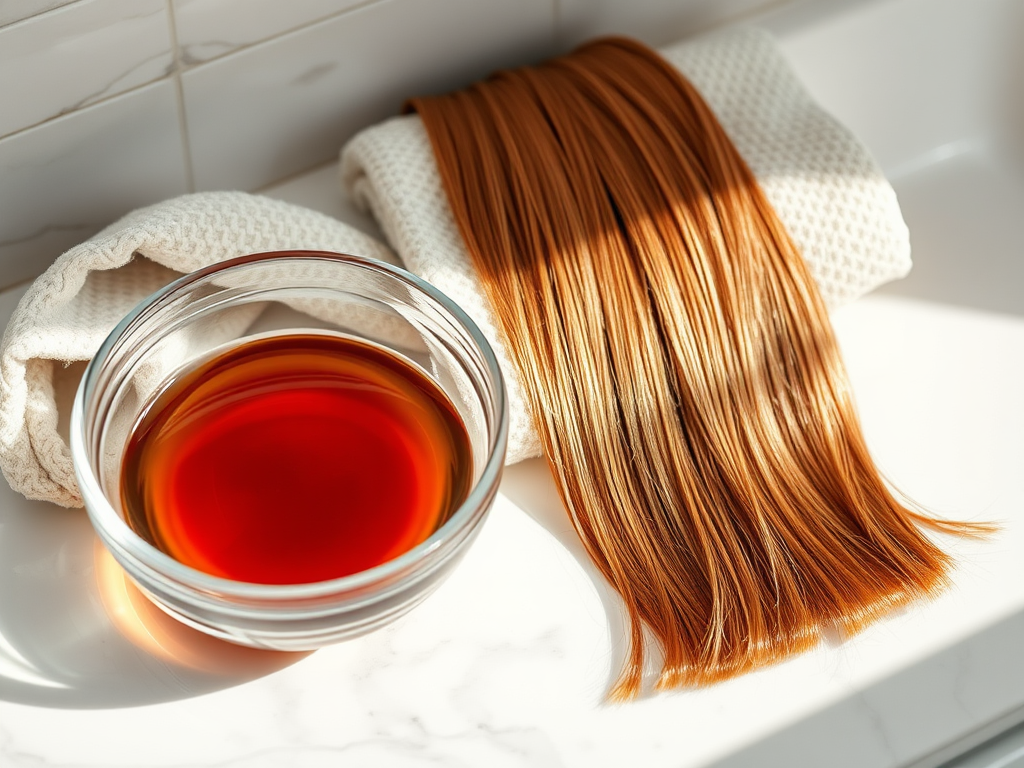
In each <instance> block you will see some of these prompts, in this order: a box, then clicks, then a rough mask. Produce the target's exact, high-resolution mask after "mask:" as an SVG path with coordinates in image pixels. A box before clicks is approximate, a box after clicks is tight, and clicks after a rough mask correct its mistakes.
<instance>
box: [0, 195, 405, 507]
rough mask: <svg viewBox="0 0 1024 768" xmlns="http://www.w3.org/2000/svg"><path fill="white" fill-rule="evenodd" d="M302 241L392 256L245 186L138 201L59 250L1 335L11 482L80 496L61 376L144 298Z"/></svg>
mask: <svg viewBox="0 0 1024 768" xmlns="http://www.w3.org/2000/svg"><path fill="white" fill-rule="evenodd" d="M299 249H308V250H323V251H339V252H342V253H352V254H358V255H360V256H369V257H372V258H377V259H381V260H384V261H390V262H392V263H395V262H396V260H395V258H394V256H393V254H392V253H391V251H389V250H388V248H387V247H385V246H384V245H382V244H381V243H379V242H377V241H376V240H374V239H373V238H371V237H368V236H367V235H364V234H363V233H361V232H359V231H358V230H355V229H353V228H352V227H350V226H348V225H347V224H343V223H341V222H340V221H336V220H334V219H332V218H330V217H329V216H324V215H323V214H320V213H316V212H314V211H310V210H307V209H305V208H300V207H298V206H294V205H288V204H287V203H282V202H279V201H276V200H271V199H269V198H265V197H258V196H255V195H247V194H243V193H240V192H208V193H201V194H195V195H186V196H184V197H179V198H176V199H173V200H168V201H166V202H164V203H160V204H158V205H154V206H151V207H149V208H143V209H140V210H137V211H134V212H133V213H130V214H128V215H127V216H125V217H124V218H123V219H121V220H120V221H118V222H117V223H115V224H113V225H111V226H109V227H107V228H106V229H105V230H103V231H102V232H100V233H99V234H98V235H96V236H95V237H93V238H92V239H90V240H88V241H86V242H84V243H82V244H81V245H78V246H76V247H74V248H72V249H71V250H69V251H68V252H67V253H65V254H64V255H63V256H61V257H60V258H59V259H57V261H56V262H54V264H53V265H52V266H51V267H50V268H49V269H48V270H47V271H46V272H44V273H43V274H42V275H41V276H40V277H39V278H38V279H37V280H36V281H35V282H34V283H33V284H32V286H31V287H30V288H29V289H28V292H27V293H26V294H25V296H24V297H23V298H22V300H21V303H20V304H19V305H18V308H17V309H16V310H15V312H14V315H13V317H12V318H11V322H10V324H9V325H8V326H7V332H6V333H5V334H4V338H3V342H2V345H0V467H2V469H3V473H4V476H5V477H6V478H7V480H8V482H10V484H11V487H12V488H14V489H15V490H16V491H20V492H21V493H23V494H25V495H26V496H28V497H29V498H30V499H46V500H49V501H53V502H56V503H58V504H62V505H64V506H81V504H82V499H81V497H80V495H79V493H78V484H77V482H76V481H75V475H74V468H73V466H72V463H71V454H70V450H69V449H68V445H67V442H66V440H65V438H64V437H62V436H61V435H60V430H59V429H58V422H59V421H60V420H61V418H66V416H67V414H66V413H58V409H57V405H56V399H55V384H56V388H60V383H59V382H60V379H61V376H60V373H61V370H62V366H64V365H67V364H68V363H73V362H75V361H82V360H88V359H90V358H91V357H92V356H93V355H94V354H95V353H96V350H97V349H99V346H100V344H101V343H102V342H103V339H104V338H106V336H107V334H108V333H110V331H111V330H113V328H114V326H115V325H117V323H118V322H119V321H120V320H121V318H122V317H123V316H124V315H126V314H127V313H128V311H129V310H130V309H131V308H132V307H134V306H135V305H136V304H137V303H138V302H139V301H141V300H142V299H144V298H145V297H146V296H148V295H149V294H151V293H152V292H153V291H155V290H157V289H158V288H161V287H163V286H164V285H166V284H167V283H169V282H170V281H171V280H173V279H174V278H176V277H178V276H179V275H180V274H181V273H186V272H192V271H194V270H196V269H200V268H202V267H205V266H208V265H210V264H213V263H215V262H218V261H223V260H224V259H230V258H233V257H235V256H240V255H243V254H247V253H260V252H264V251H280V250H299ZM137 257H140V258H137Z"/></svg>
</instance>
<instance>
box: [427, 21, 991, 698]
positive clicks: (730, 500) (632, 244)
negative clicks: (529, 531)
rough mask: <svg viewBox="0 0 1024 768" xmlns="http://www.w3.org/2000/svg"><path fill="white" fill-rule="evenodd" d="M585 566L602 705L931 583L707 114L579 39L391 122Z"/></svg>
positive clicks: (782, 645) (733, 153) (634, 48)
mask: <svg viewBox="0 0 1024 768" xmlns="http://www.w3.org/2000/svg"><path fill="white" fill-rule="evenodd" d="M409 108H411V109H414V110H415V111H416V112H417V113H418V114H419V116H420V117H421V118H422V120H423V123H424V125H425V126H426V130H427V132H428V135H429V137H430V141H431V144H432V147H433V151H434V153H435V156H436V159H437V164H438V168H439V170H440V174H441V178H442V181H443V184H444V188H445V190H446V192H447V195H448V200H449V202H450V204H451V209H452V212H453V214H454V217H455V220H456V222H457V223H458V225H459V228H460V230H461V233H462V236H463V238H464V240H465V244H466V246H467V249H468V251H469V253H470V254H471V256H472V259H473V262H474V264H475V267H476V269H477V271H478V273H479V276H480V279H481V281H482V283H483V285H484V287H485V289H486V292H487V296H488V298H489V300H490V303H491V306H492V307H493V310H494V313H495V316H496V319H497V321H498V326H499V328H500V331H501V333H502V335H503V341H504V343H505V344H506V345H507V348H508V350H509V353H510V355H511V358H512V360H513V361H514V364H515V365H516V367H517V369H518V372H519V374H520V376H521V378H522V382H523V384H524V389H525V391H526V392H527V394H528V397H529V398H530V401H531V406H532V410H533V414H534V417H535V423H536V425H537V428H538V430H539V432H540V437H541V440H542V443H543V446H544V450H545V454H546V456H547V460H548V462H549V464H550V467H551V470H552V472H553V474H554V476H555V479H556V482H557V484H558V487H559V490H560V493H561V496H562V499H563V501H564V504H565V506H566V509H567V510H568V512H569V514H570V515H571V517H572V521H573V523H574V525H575V527H576V530H577V531H578V533H579V535H580V537H581V538H582V540H583V542H584V544H585V546H586V548H587V550H588V552H589V554H590V556H591V557H592V558H593V560H594V562H595V563H596V564H597V566H598V567H599V569H600V570H601V572H602V573H603V574H604V576H605V577H606V578H607V579H608V581H609V582H610V583H611V584H612V585H613V586H614V587H615V589H616V590H617V591H618V593H619V594H620V595H621V596H622V600H623V603H624V605H625V609H626V611H627V612H628V614H629V618H630V620H631V621H630V623H631V636H630V650H629V654H628V658H627V662H626V666H625V669H624V671H623V672H622V674H621V676H620V678H619V680H618V682H617V683H616V685H615V686H614V688H613V689H612V691H611V696H612V698H619V699H621V698H629V697H632V696H635V695H636V694H637V693H639V692H640V690H641V688H642V685H643V674H642V671H643V666H644V661H645V654H646V653H647V651H648V650H649V649H647V648H646V646H645V639H644V628H645V627H646V628H647V629H648V630H649V631H650V633H651V634H652V635H653V637H654V638H655V639H656V641H657V642H658V643H659V644H660V650H661V656H662V670H661V675H660V678H659V680H658V682H657V687H659V688H667V687H675V686H690V685H703V684H707V683H712V682H715V681H718V680H721V679H723V678H727V677H730V676H732V675H736V674H738V673H741V672H744V671H747V670H750V669H752V668H755V667H758V666H761V665H764V664H769V663H772V662H775V661H777V660H780V659H782V658H784V657H786V656H788V655H790V654H792V653H795V652H798V651H801V650H803V649H806V648H808V647H809V646H812V645H813V644H815V643H816V642H818V640H819V639H820V637H821V635H822V633H823V631H825V630H828V629H829V628H836V627H838V628H839V629H840V630H841V631H843V632H846V633H851V632H855V631H857V630H859V629H861V628H862V627H863V626H864V625H865V624H866V623H867V622H869V621H871V620H872V619H874V618H875V617H877V616H879V615H880V614H883V613H885V612H887V611H890V610H892V609H893V608H895V607H898V606H902V605H904V604H906V603H908V602H909V601H912V600H915V599H917V598H920V597H922V596H925V595H929V594H931V593H933V592H934V591H936V590H937V589H940V588H941V587H943V586H944V585H945V584H946V580H947V572H948V569H949V566H950V560H949V558H948V557H947V555H945V554H944V553H943V552H942V551H940V550H939V549H938V548H937V547H936V546H935V545H934V544H933V543H932V542H931V541H930V540H929V539H928V538H926V537H925V536H924V535H923V534H922V532H921V531H920V529H919V526H921V525H924V526H928V527H930V528H932V529H935V530H937V531H943V532H958V533H977V532H979V531H981V530H983V528H982V527H980V526H975V527H972V526H970V525H964V524H959V523H952V522H946V521H941V520H937V519H933V518H930V517H928V516H925V515H924V514H922V513H920V512H918V511H915V510H913V509H911V508H909V507H908V506H907V505H906V504H905V503H902V502H901V501H899V500H897V498H896V497H895V496H894V494H893V493H892V492H891V491H890V489H889V488H888V487H887V485H886V483H885V482H884V481H883V479H882V477H881V476H880V474H879V471H878V469H877V468H876V466H875V464H874V462H873V461H872V459H871V457H870V455H869V453H868V450H867V447H866V445H865V442H864V438H863V436H862V433H861V429H860V426H859V424H858V419H857V415H856V412H855V408H854V404H853V400H852V395H851V391H850V385H849V383H848V381H847V376H846V373H845V371H844V368H843V363H842V360H841V358H840V353H839V349H838V345H837V342H836V339H835V337H834V334H833V331H832V328H831V325H830V323H829V318H828V314H827V312H826V308H825V305H824V303H823V301H822V299H821V297H820V295H819V293H818V290H817V286H816V284H815V282H814V280H813V278H812V277H811V274H810V272H809V271H808V268H807V265H806V264H805V263H804V261H803V259H802V258H801V256H800V254H799V253H798V252H797V250H796V248H795V246H794V245H793V242H792V241H791V240H790V238H789V236H788V235H787V233H786V231H785V229H784V227H783V225H782V224H781V222H780V221H779V219H778V217H777V216H776V214H775V212H774V211H773V209H772V207H771V206H770V204H769V203H768V201H767V200H766V198H765V196H764V194H763V192H762V191H761V189H760V188H759V187H758V185H757V183H756V181H755V179H754V177H753V174H752V173H751V171H750V170H749V168H748V167H747V166H746V164H745V163H744V161H743V159H742V158H741V157H740V155H739V153H738V152H737V150H736V149H735V147H734V146H733V145H732V143H731V141H730V140H729V138H728V136H727V135H726V134H725V132H724V130H723V129H722V127H721V126H720V124H719V123H718V121H717V119H716V118H715V116H714V114H713V113H712V112H711V110H710V109H709V108H708V106H707V105H706V104H705V103H704V101H703V100H702V99H701V97H700V95H699V94H698V93H697V91H696V90H695V89H694V88H693V86H692V85H691V84H690V83H689V82H688V81H687V80H686V79H685V78H684V77H683V76H682V75H681V74H680V73H679V72H678V71H676V70H675V69H674V68H673V67H672V66H671V65H670V64H668V63H667V62H665V61H664V60H663V59H661V57H659V56H658V55H657V54H656V53H654V52H653V51H651V50H649V49H647V48H646V47H644V46H642V45H641V44H639V43H636V42H633V41H630V40H625V39H618V38H613V39H605V40H600V41H597V42H594V43H590V44H588V45H585V46H583V47H582V48H580V49H578V50H577V51H575V52H573V53H571V54H569V55H567V56H564V57H561V58H557V59H553V60H551V61H549V62H546V63H544V64H542V65H540V66H537V67H525V68H522V69H517V70H513V71H504V72H500V73H497V74H496V75H494V76H492V77H491V78H489V79H487V80H485V81H483V82H479V83H476V84H474V85H472V86H471V87H469V88H466V89H465V90H462V91H459V92H455V93H451V94H447V95H444V96H438V97H430V98H420V99H414V100H412V101H411V102H410V104H409Z"/></svg>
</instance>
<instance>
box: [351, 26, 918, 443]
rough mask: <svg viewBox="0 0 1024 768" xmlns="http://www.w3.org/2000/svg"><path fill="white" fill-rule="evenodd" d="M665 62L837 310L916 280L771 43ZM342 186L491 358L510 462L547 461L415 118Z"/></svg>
mask: <svg viewBox="0 0 1024 768" xmlns="http://www.w3.org/2000/svg"><path fill="white" fill-rule="evenodd" d="M661 54H662V55H663V56H664V57H665V58H666V59H667V60H668V61H669V62H671V63H672V64H673V65H674V66H675V67H677V68H678V69H679V70H680V71H681V72H682V73H683V74H684V75H685V76H686V77H687V78H688V79H689V80H690V82H692V83H693V85H694V86H695V87H696V88H697V89H698V90H699V91H700V93H701V95H702V96H703V97H704V99H705V100H706V101H707V103H708V105H709V106H710V107H711V108H712V110H714V112H715V114H716V115H717V117H718V119H719V121H720V122H721V124H722V126H723V127H724V129H725V131H726V133H728V135H729V137H730V138H731V139H732V141H733V143H734V144H735V146H736V148H737V149H738V150H739V152H740V154H741V155H742V156H743V158H744V159H745V160H746V162H747V164H748V165H749V166H750V169H751V170H752V171H753V173H754V175H755V176H756V177H757V180H758V182H759V183H760V185H761V187H762V188H763V189H764V192H765V194H766V195H767V197H768V200H769V202H771V204H772V205H773V206H774V208H775V211H776V212H777V213H778V215H779V218H780V219H781V221H782V222H783V224H784V225H785V226H786V229H787V230H788V232H789V234H790V236H791V237H792V238H793V240H794V242H795V243H796V245H797V247H798V248H799V249H800V251H801V253H802V254H803V256H804V258H805V260H806V261H807V263H808V265H809V266H810V269H811V272H812V274H813V275H814V277H815V280H816V281H817V283H818V286H819V288H820V289H821V293H822V295H823V297H824V299H825V301H826V303H827V304H828V305H829V306H830V307H836V306H839V305H841V304H844V303H847V302H849V301H852V300H853V299H855V298H857V297H858V296H861V295H863V294H864V293H866V292H868V291H870V290H872V289H873V288H876V287H877V286H879V285H881V284H882V283H884V282H887V281H889V280H893V279H896V278H899V277H902V276H904V275H905V274H906V273H907V272H908V271H909V269H910V240H909V236H908V232H907V228H906V225H905V224H904V222H903V217H902V215H901V213H900V208H899V203H898V202H897V200H896V194H895V192H894V191H893V189H892V187H891V186H890V185H889V183H888V182H887V181H886V179H885V176H884V175H883V174H882V172H881V170H880V169H879V167H878V165H877V164H876V163H875V161H874V160H873V159H872V157H871V155H870V153H869V152H868V151H867V149H866V148H865V147H864V146H863V145H862V144H861V143H860V142H859V141H858V140H857V139H856V138H855V137H854V136H853V134H852V133H850V131H849V130H847V129H846V128H845V127H844V126H843V125H841V124H840V123H839V122H838V121H836V120H835V119H834V118H832V117H831V116H830V115H828V114H827V113H826V112H825V111H824V110H823V109H822V108H821V107H819V106H818V105H817V104H816V103H815V102H814V100H813V99H812V98H811V96H810V95H809V94H808V93H807V91H806V90H805V89H804V88H803V86H802V85H801V83H800V82H799V80H798V79H797V78H796V76H795V74H794V73H793V71H792V70H791V69H790V67H789V65H788V64H787V62H786V61H785V59H784V58H783V57H782V55H781V53H780V52H779V51H778V49H777V47H776V45H775V43H774V41H773V39H772V38H771V36H770V35H769V34H767V33H766V32H763V31H761V30H757V29H753V28H735V29H731V30H728V31H725V32H719V33H716V34H712V35H709V36H706V37H702V38H698V39H696V40H692V41H687V42H684V43H680V44H677V45H674V46H672V47H670V48H667V49H665V50H663V51H661ZM341 175H342V184H343V185H344V187H345V189H346V190H347V192H348V193H349V195H350V196H351V197H352V198H353V199H354V201H355V202H356V204H357V205H359V206H360V207H362V208H363V209H364V210H368V211H369V212H370V213H372V214H373V215H374V216H375V217H376V219H377V221H378V222H379V223H380V225H381V229H382V230H383V232H384V234H385V236H386V237H387V239H388V241H389V242H390V243H391V245H392V246H393V247H394V249H395V250H396V251H397V253H398V255H399V256H400V257H401V258H402V260H403V262H404V264H405V267H406V268H407V269H409V270H410V271H412V272H415V273H417V274H419V275H420V276H421V277H423V278H424V279H426V280H427V281H428V282H430V283H433V284H434V285H435V286H437V287H438V288H439V289H441V291H443V292H444V293H446V294H447V295H448V296H450V297H451V298H452V299H454V300H455V302H456V303H458V304H460V305H461V306H462V307H463V308H464V309H465V310H466V311H467V312H468V313H469V315H470V316H471V317H472V318H473V319H474V320H475V321H476V322H477V324H478V325H480V327H481V330H482V331H483V332H484V335H485V336H486V337H487V339H488V340H489V341H490V342H491V344H492V346H494V348H495V350H496V352H497V355H498V360H499V362H500V364H501V367H502V371H503V372H504V374H505V378H506V383H507V385H508V393H509V404H510V409H511V413H510V416H511V420H510V435H509V452H508V461H509V463H514V462H516V461H519V460H521V459H525V458H529V457H533V456H539V455H540V454H541V445H540V440H539V438H538V436H537V432H536V430H535V429H534V422H533V417H532V415H531V413H530V410H529V407H528V405H527V400H526V398H525V397H524V396H523V388H522V385H521V382H520V380H519V376H518V374H517V372H516V371H515V369H514V368H513V366H512V364H511V363H510V361H509V358H508V355H507V354H506V352H505V350H504V348H503V345H502V344H501V343H500V338H499V335H498V332H497V328H496V325H495V321H494V318H493V315H492V313H491V310H490V307H489V306H488V304H487V300H486V298H485V296H484V291H483V286H482V285H481V284H480V281H479V279H478V278H477V276H476V274H475V272H474V269H473V266H472V263H471V259H470V256H469V254H468V253H467V251H466V249H465V246H464V245H463V242H462V238H461V236H460V234H459V231H458V227H457V226H456V224H455V220H454V219H453V217H452V213H451V210H450V209H449V207H448V202H447V199H446V197H445V192H444V189H443V188H442V186H441V179H440V176H439V174H438V170H437V165H436V163H435V161H434V156H433V153H432V150H431V147H430V141H429V139H428V137H427V134H426V131H425V129H424V127H423V124H422V122H421V121H420V119H419V118H418V117H417V116H416V115H408V116H403V117H398V118H394V119H392V120H389V121H387V122H385V123H382V124H380V125H378V126H375V127H372V128H369V129H367V130H364V131H363V132H361V133H359V134H358V135H357V136H355V137H354V138H353V139H352V140H351V141H350V142H349V143H348V144H347V145H346V146H345V147H344V148H343V150H342V152H341Z"/></svg>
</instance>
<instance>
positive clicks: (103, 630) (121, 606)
mask: <svg viewBox="0 0 1024 768" xmlns="http://www.w3.org/2000/svg"><path fill="white" fill-rule="evenodd" d="M302 658H303V655H302V654H290V653H280V652H272V651H258V650H255V649H251V648H243V647H241V646H236V645H232V644H230V643H226V642H223V641H221V640H217V639H215V638H212V637H209V636H207V635H204V634H202V633H201V632H198V631H196V630H194V629H192V628H190V627H187V626H185V625H183V624H181V623H179V622H177V621H176V620H175V619H172V618H171V617H170V616H168V615H166V614H165V613H163V611H161V610H160V609H158V608H157V607H156V606H154V605H153V604H152V603H150V601H149V600H148V599H147V598H146V597H144V596H143V595H142V593H140V592H139V590H138V589H137V588H136V587H135V586H134V585H133V584H131V583H130V582H129V581H128V579H127V578H126V577H125V576H124V574H123V572H122V571H121V568H120V566H118V565H117V564H116V562H114V560H113V558H111V556H110V555H109V554H108V553H107V552H106V550H105V549H103V547H102V546H101V545H100V544H99V542H98V540H97V538H96V535H95V533H94V532H93V530H92V526H91V525H90V524H89V520H88V517H87V516H86V514H85V512H84V511H82V510H67V509H60V508H58V507H55V506H53V505H51V504H46V503H42V502H35V501H27V500H26V499H24V498H23V497H22V496H20V495H18V494H16V493H14V492H13V491H12V490H11V489H10V488H9V487H8V486H7V484H6V483H5V482H2V481H0V699H3V700H7V701H13V702H19V703H25V704H33V705H37V706H45V707H69V708H96V707H125V706H136V705H141V704H153V703H157V702H161V701H171V700H175V699H183V698H189V697H191V696H197V695H200V694H204V693H210V692H213V691H217V690H221V689H224V688H228V687H231V686H234V685H239V684H242V683H244V682H247V681H249V680H253V679H256V678H258V677H262V676H264V675H267V674H270V673H271V672H274V671H276V670H279V669H281V668H283V667H286V666H288V665H290V664H293V663H295V662H296V661H299V660H300V659H302Z"/></svg>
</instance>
